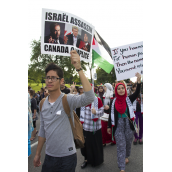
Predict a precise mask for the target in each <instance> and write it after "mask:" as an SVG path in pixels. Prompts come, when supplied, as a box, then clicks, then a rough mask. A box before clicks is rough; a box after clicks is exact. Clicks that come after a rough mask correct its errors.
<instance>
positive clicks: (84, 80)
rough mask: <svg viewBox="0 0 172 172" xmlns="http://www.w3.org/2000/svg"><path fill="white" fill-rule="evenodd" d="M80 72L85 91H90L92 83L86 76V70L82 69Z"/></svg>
mask: <svg viewBox="0 0 172 172" xmlns="http://www.w3.org/2000/svg"><path fill="white" fill-rule="evenodd" d="M78 73H79V78H80V79H81V82H82V86H83V89H84V91H85V92H87V91H90V90H91V85H90V83H89V81H88V79H87V78H86V76H85V74H84V72H83V71H82V70H80V71H79V72H78Z"/></svg>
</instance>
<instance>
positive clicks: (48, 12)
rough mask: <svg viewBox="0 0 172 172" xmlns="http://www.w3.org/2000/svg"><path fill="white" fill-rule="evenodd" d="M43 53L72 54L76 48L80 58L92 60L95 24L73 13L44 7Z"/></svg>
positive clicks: (86, 60)
mask: <svg viewBox="0 0 172 172" xmlns="http://www.w3.org/2000/svg"><path fill="white" fill-rule="evenodd" d="M41 28H42V32H41V53H42V54H52V55H60V56H70V51H71V50H74V49H75V50H76V51H77V52H78V54H79V55H80V59H81V60H82V61H85V62H89V61H90V60H91V53H92V52H91V50H92V40H93V36H94V26H92V25H91V24H90V23H88V22H87V21H85V20H83V19H81V18H80V17H78V16H75V15H73V14H70V13H67V12H64V11H59V10H52V9H42V27H41Z"/></svg>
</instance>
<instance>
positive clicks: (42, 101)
mask: <svg viewBox="0 0 172 172" xmlns="http://www.w3.org/2000/svg"><path fill="white" fill-rule="evenodd" d="M45 99H46V98H43V99H42V100H41V102H40V112H41V110H42V105H43V103H44V101H45Z"/></svg>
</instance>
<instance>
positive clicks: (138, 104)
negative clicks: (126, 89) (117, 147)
mask: <svg viewBox="0 0 172 172" xmlns="http://www.w3.org/2000/svg"><path fill="white" fill-rule="evenodd" d="M132 91H133V93H134V92H135V91H136V84H133V86H132ZM135 101H136V102H135V103H133V106H135V108H134V109H136V111H135V115H136V119H135V121H136V124H137V126H138V122H139V136H138V134H137V133H134V137H135V139H134V141H133V145H137V140H139V144H143V141H142V136H143V116H142V112H141V103H142V102H141V97H140V94H139V95H138V97H137V99H136V100H135Z"/></svg>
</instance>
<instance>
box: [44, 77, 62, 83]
mask: <svg viewBox="0 0 172 172" xmlns="http://www.w3.org/2000/svg"><path fill="white" fill-rule="evenodd" d="M50 79H51V81H52V82H55V81H57V80H58V79H59V80H60V79H61V78H57V77H56V76H51V77H50V76H46V77H45V80H46V81H49V80H50Z"/></svg>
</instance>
